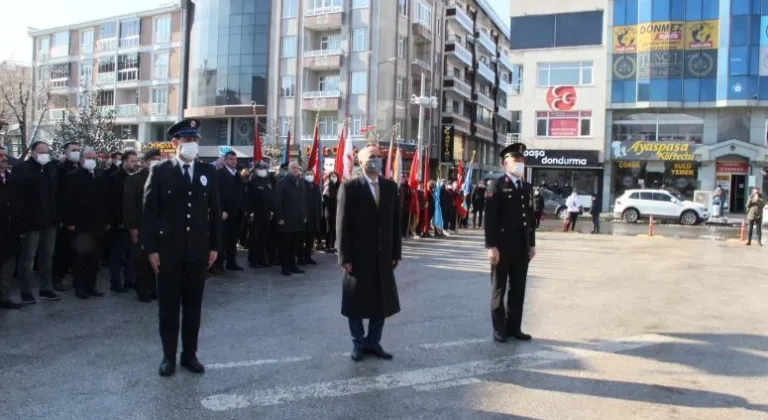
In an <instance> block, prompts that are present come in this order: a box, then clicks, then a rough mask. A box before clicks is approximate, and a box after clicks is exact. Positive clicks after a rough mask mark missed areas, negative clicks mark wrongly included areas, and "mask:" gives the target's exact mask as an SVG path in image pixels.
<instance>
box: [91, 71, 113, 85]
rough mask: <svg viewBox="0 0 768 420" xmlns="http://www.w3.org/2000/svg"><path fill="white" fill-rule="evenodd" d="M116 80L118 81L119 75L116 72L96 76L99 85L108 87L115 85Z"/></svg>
mask: <svg viewBox="0 0 768 420" xmlns="http://www.w3.org/2000/svg"><path fill="white" fill-rule="evenodd" d="M115 80H117V73H115V72H110V73H99V74H97V75H96V84H97V85H106V84H111V83H115Z"/></svg>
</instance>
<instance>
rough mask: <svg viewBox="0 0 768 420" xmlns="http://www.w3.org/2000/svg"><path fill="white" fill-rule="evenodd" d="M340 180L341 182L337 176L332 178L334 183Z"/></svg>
mask: <svg viewBox="0 0 768 420" xmlns="http://www.w3.org/2000/svg"><path fill="white" fill-rule="evenodd" d="M338 180H339V178H336V177H335V176H332V177H331V181H333V182H336V181H338Z"/></svg>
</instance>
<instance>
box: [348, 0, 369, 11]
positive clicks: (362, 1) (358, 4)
mask: <svg viewBox="0 0 768 420" xmlns="http://www.w3.org/2000/svg"><path fill="white" fill-rule="evenodd" d="M363 7H370V1H369V0H352V8H353V9H357V8H363Z"/></svg>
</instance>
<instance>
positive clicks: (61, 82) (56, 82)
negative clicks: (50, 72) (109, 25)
mask: <svg viewBox="0 0 768 420" xmlns="http://www.w3.org/2000/svg"><path fill="white" fill-rule="evenodd" d="M50 82H51V88H52V89H61V88H66V87H68V86H69V78H68V77H64V78H60V79H51V80H50Z"/></svg>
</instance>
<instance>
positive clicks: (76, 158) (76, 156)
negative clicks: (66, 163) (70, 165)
mask: <svg viewBox="0 0 768 420" xmlns="http://www.w3.org/2000/svg"><path fill="white" fill-rule="evenodd" d="M67 159H69V160H70V161H72V162H77V161H79V160H80V152H69V154H68V155H67Z"/></svg>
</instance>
